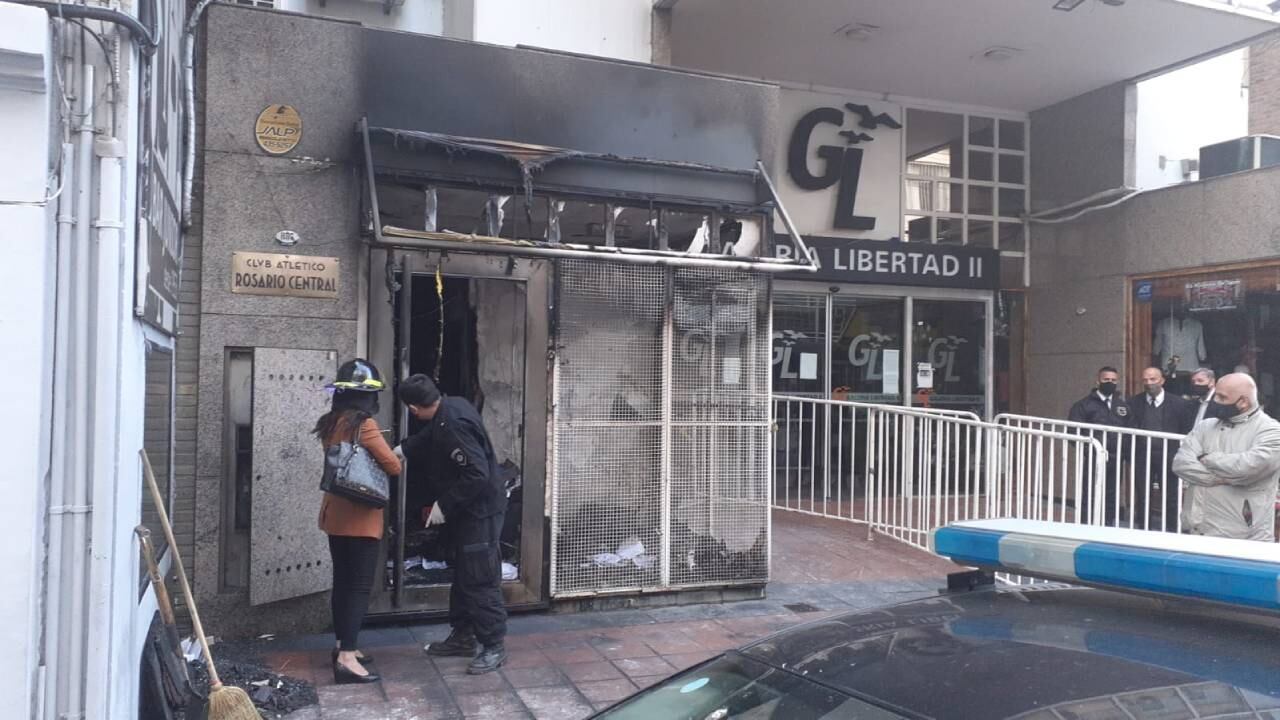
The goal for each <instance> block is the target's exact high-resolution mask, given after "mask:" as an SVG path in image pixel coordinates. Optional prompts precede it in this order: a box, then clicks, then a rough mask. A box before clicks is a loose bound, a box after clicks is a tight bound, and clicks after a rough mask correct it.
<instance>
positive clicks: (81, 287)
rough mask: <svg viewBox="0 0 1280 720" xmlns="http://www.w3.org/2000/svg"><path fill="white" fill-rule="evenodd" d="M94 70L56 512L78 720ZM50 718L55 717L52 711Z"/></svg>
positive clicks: (83, 148)
mask: <svg viewBox="0 0 1280 720" xmlns="http://www.w3.org/2000/svg"><path fill="white" fill-rule="evenodd" d="M93 76H94V67H93V66H92V65H90V64H87V63H86V64H85V65H84V66H83V68H82V69H81V71H80V78H81V80H80V88H79V91H80V92H79V97H78V98H77V100H78V105H79V108H78V109H79V112H77V113H76V116H77V117H78V118H79V119H80V125H79V126H78V127H77V128H76V175H77V177H78V179H79V182H78V183H77V188H76V190H77V191H78V192H77V193H76V226H75V234H74V238H73V241H72V245H73V247H72V252H73V257H74V259H73V263H72V277H73V278H74V279H75V290H74V296H73V298H74V299H73V302H74V308H73V310H72V314H71V321H72V323H73V326H72V328H73V333H72V341H71V342H72V346H71V350H72V354H71V358H72V360H73V365H72V367H73V368H74V374H73V378H72V383H71V393H70V400H71V404H72V405H71V411H70V414H71V428H72V430H71V442H70V443H69V445H70V447H71V466H72V471H71V482H72V485H71V494H70V497H67V498H65V499H64V502H65V503H66V504H65V505H63V507H62V508H59V510H60V511H61V512H63V513H66V514H69V515H71V547H70V548H67V553H66V556H65V559H66V560H67V561H68V562H67V567H66V568H65V572H67V574H68V575H69V576H70V581H71V582H70V587H69V588H68V591H67V592H68V595H69V596H70V600H71V612H70V614H69V615H70V616H69V617H68V618H67V620H68V622H67V626H66V628H65V630H64V631H65V632H67V633H68V638H67V640H68V643H67V644H68V651H67V657H66V659H65V660H64V661H63V662H62V663H61V670H62V671H64V672H66V676H67V683H66V688H67V690H68V694H67V696H66V699H67V701H68V705H67V708H66V716H67V717H72V718H76V717H81V716H83V714H84V694H83V692H82V691H81V688H82V687H83V686H84V678H85V665H84V660H85V654H84V650H85V648H84V638H85V635H86V634H87V633H88V632H90V628H89V627H88V625H87V624H86V623H85V622H84V610H85V589H86V588H85V584H86V582H87V579H88V578H87V577H86V575H87V570H88V568H87V567H86V562H85V561H86V559H87V557H88V550H89V538H88V517H87V516H88V514H89V513H90V512H91V510H92V508H91V507H90V505H89V498H88V487H89V465H88V461H89V442H88V440H89V403H88V402H87V399H88V397H89V389H90V388H89V363H90V361H91V358H92V355H91V348H90V347H89V292H90V290H91V288H92V283H91V276H92V271H93V262H92V257H91V252H90V247H89V240H90V236H89V218H90V217H91V216H92V210H93V195H92V185H93V183H92V178H93V101H94V94H95V90H96V86H95V84H94V77H93ZM54 712H57V710H56V709H55V710H54Z"/></svg>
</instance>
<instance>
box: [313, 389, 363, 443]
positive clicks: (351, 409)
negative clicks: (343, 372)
mask: <svg viewBox="0 0 1280 720" xmlns="http://www.w3.org/2000/svg"><path fill="white" fill-rule="evenodd" d="M377 414H378V393H376V392H361V391H358V390H334V391H333V405H332V407H331V408H330V410H329V412H327V413H325V414H324V415H321V416H320V419H319V420H317V421H316V426H315V427H314V428H312V430H311V432H312V434H314V435H315V436H316V437H318V438H320V440H321V441H323V440H324V439H325V438H328V437H330V436H332V435H333V431H334V430H335V429H336V428H337V427H338V423H339V422H341V421H343V420H346V422H347V429H349V430H350V431H351V434H352V436H354V435H355V434H356V433H357V432H359V431H360V426H361V425H363V424H364V421H365V420H368V419H369V418H371V417H373V416H374V415H377Z"/></svg>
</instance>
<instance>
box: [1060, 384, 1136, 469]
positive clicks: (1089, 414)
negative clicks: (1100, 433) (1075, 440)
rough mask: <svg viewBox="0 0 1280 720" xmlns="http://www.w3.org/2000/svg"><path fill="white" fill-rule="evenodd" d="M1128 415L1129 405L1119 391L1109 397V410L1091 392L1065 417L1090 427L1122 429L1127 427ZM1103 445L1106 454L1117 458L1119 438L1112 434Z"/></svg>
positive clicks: (1104, 403) (1094, 392)
mask: <svg viewBox="0 0 1280 720" xmlns="http://www.w3.org/2000/svg"><path fill="white" fill-rule="evenodd" d="M1130 414H1131V413H1130V412H1129V405H1128V403H1126V402H1125V400H1124V396H1122V395H1121V394H1120V393H1119V391H1117V392H1116V393H1115V394H1114V395H1112V396H1111V407H1109V408H1108V407H1107V403H1106V402H1104V401H1103V399H1102V398H1100V397H1098V393H1097V392H1096V391H1093V392H1090V393H1089V394H1088V395H1086V396H1084V397H1083V398H1081V399H1080V400H1079V401H1077V402H1076V404H1075V405H1072V406H1071V412H1070V413H1069V414H1068V415H1067V420H1069V421H1071V422H1078V423H1088V424H1090V425H1109V426H1111V427H1122V428H1123V427H1129V416H1130ZM1100 439H1101V438H1100ZM1103 444H1104V445H1106V449H1107V452H1108V453H1110V454H1111V455H1112V457H1118V455H1117V453H1118V451H1119V447H1118V445H1119V438H1118V437H1117V436H1116V435H1115V434H1114V433H1110V434H1108V435H1107V436H1106V438H1105V442H1104V443H1103Z"/></svg>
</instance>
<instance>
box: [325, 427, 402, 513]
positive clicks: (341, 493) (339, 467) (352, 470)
mask: <svg viewBox="0 0 1280 720" xmlns="http://www.w3.org/2000/svg"><path fill="white" fill-rule="evenodd" d="M359 436H360V430H359V428H357V429H356V432H355V433H354V434H353V435H352V436H351V439H350V440H343V441H342V442H339V443H335V444H333V445H330V446H329V447H327V448H325V451H324V475H322V476H321V477H320V489H321V490H323V491H325V492H327V493H331V494H333V495H337V496H338V497H342V498H346V499H348V500H352V501H355V502H358V503H360V504H362V505H368V506H370V507H375V508H383V507H386V506H387V501H388V500H389V499H390V497H391V479H390V478H389V477H387V473H386V471H384V470H383V469H382V466H381V465H379V464H378V461H377V460H375V459H374V458H373V456H372V455H370V454H369V451H368V450H366V449H365V447H364V446H363V445H361V444H360V440H359Z"/></svg>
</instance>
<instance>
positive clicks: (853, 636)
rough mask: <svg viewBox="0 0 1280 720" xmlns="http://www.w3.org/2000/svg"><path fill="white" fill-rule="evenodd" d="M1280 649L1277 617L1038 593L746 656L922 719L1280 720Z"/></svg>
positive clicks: (985, 599)
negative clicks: (1234, 719)
mask: <svg viewBox="0 0 1280 720" xmlns="http://www.w3.org/2000/svg"><path fill="white" fill-rule="evenodd" d="M1277 648H1280V622H1277V621H1276V620H1275V619H1273V618H1265V617H1260V616H1250V615H1246V614H1243V613H1234V612H1232V611H1229V610H1219V609H1216V608H1210V607H1207V606H1202V605H1193V604H1188V603H1181V602H1179V603H1170V602H1166V601H1162V600H1158V599H1153V598H1147V597H1141V596H1135V595H1126V594H1121V593H1114V592H1108V591H1102V590H1091V589H1085V588H1063V587H1054V588H1034V587H1033V588H1024V589H1000V590H994V589H993V590H984V591H977V592H971V593H960V594H954V595H945V596H939V597H936V598H929V599H925V600H918V601H914V602H909V603H904V604H902V605H896V606H893V607H889V608H886V609H882V610H876V611H870V612H857V613H850V614H848V615H842V616H835V617H832V618H829V619H826V620H819V621H817V622H813V623H809V624H806V625H803V626H800V627H797V628H793V629H790V630H786V631H783V632H781V633H778V634H777V635H773V636H771V637H768V638H765V639H764V640H761V641H759V642H757V643H754V644H752V645H750V646H748V647H747V648H745V649H744V650H743V653H744V654H745V655H747V656H748V657H751V658H755V659H757V660H760V661H761V662H765V663H767V664H769V665H772V666H775V667H779V668H783V669H786V670H789V671H791V672H794V673H798V674H800V675H803V676H805V677H807V678H809V679H811V680H814V681H815V682H820V683H823V684H825V685H828V686H830V687H834V688H837V689H840V690H843V691H845V692H849V693H851V694H855V695H860V696H863V697H869V698H874V699H876V700H878V701H880V702H883V703H886V704H888V705H891V706H894V707H897V708H901V709H905V710H909V711H911V712H913V713H916V714H920V715H924V716H928V717H935V718H1013V717H1018V718H1024V717H1025V718H1034V719H1035V720H1041V719H1042V718H1043V719H1044V720H1048V719H1050V718H1057V717H1076V718H1081V719H1083V718H1091V719H1098V718H1129V717H1137V718H1148V717H1159V718H1182V717H1187V718H1191V717H1218V716H1219V715H1230V714H1232V713H1252V711H1254V710H1263V709H1268V708H1272V709H1280V651H1278V650H1277ZM1050 708H1053V709H1052V710H1051V709H1050ZM1122 708H1123V710H1122ZM1054 710H1056V711H1058V713H1059V714H1056V715H1055V714H1054ZM1126 713H1127V714H1126ZM1245 717H1272V716H1271V715H1253V714H1248V715H1245ZM1275 717H1276V718H1280V713H1277V714H1276V715H1275Z"/></svg>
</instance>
